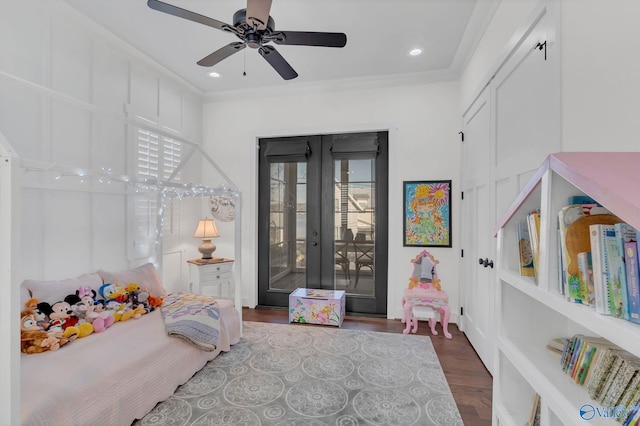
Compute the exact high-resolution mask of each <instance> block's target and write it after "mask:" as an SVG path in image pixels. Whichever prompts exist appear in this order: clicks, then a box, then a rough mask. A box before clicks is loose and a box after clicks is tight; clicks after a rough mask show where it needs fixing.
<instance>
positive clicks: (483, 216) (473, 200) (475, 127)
mask: <svg viewBox="0 0 640 426" xmlns="http://www.w3.org/2000/svg"><path fill="white" fill-rule="evenodd" d="M491 116H492V113H491V103H490V98H489V89H488V88H487V89H485V90H484V91H483V92H482V94H481V95H480V96H479V97H478V99H477V100H476V101H475V102H474V104H473V105H472V106H471V108H469V109H468V110H467V112H466V114H465V115H464V117H463V120H464V130H463V131H464V142H463V144H462V185H461V186H462V191H463V194H464V198H463V199H462V202H461V215H462V217H461V218H462V221H461V222H462V223H461V226H462V234H461V235H463V239H465V240H466V241H465V242H464V243H463V245H462V249H463V250H464V253H463V257H462V282H461V294H462V307H463V309H464V312H463V315H462V316H461V317H460V318H461V319H460V321H461V324H460V326H461V328H462V329H463V330H464V332H465V334H466V335H467V338H468V339H469V341H470V342H471V344H472V345H473V347H474V348H475V350H476V352H477V353H478V355H479V356H480V359H481V360H482V362H483V363H484V364H485V367H487V369H488V370H489V371H491V368H492V359H493V358H492V353H493V349H492V348H493V341H494V332H493V328H492V323H493V320H492V318H493V299H494V297H493V295H494V282H493V279H492V271H493V269H492V268H490V267H489V266H488V265H487V266H484V263H483V264H480V261H484V259H487V262H489V261H491V260H493V252H494V248H493V241H492V240H493V238H492V237H491V231H490V230H491V229H492V228H493V222H494V216H493V214H492V209H491V208H490V207H491V193H490V192H491V174H490V171H491V168H490V167H489V164H490V158H491V140H492V138H491V135H492V131H491Z"/></svg>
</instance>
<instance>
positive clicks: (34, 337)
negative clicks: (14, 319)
mask: <svg viewBox="0 0 640 426" xmlns="http://www.w3.org/2000/svg"><path fill="white" fill-rule="evenodd" d="M70 341H71V339H67V338H65V337H63V336H62V333H61V332H56V331H50V332H46V331H42V330H41V329H40V327H39V326H38V324H37V320H36V317H35V312H34V311H33V309H31V308H26V309H23V310H22V312H20V351H22V352H24V353H26V354H37V353H41V352H45V351H57V350H58V349H60V346H62V345H65V344H67V343H68V342H70Z"/></svg>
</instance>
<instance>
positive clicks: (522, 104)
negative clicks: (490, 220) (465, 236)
mask: <svg viewBox="0 0 640 426" xmlns="http://www.w3.org/2000/svg"><path fill="white" fill-rule="evenodd" d="M557 7H558V6H557V4H556V3H554V2H552V4H550V5H547V6H546V7H544V8H540V9H539V10H538V14H537V16H536V17H535V19H534V20H533V21H532V23H531V26H530V27H529V31H526V32H525V33H524V36H523V38H522V40H521V42H520V43H518V44H517V48H516V49H515V51H514V52H513V54H512V55H511V56H510V57H509V58H508V59H507V60H506V61H505V63H504V64H503V66H502V67H501V68H500V69H499V71H498V72H497V73H496V75H495V78H494V79H493V81H492V82H491V88H492V104H493V105H494V106H495V109H494V110H495V150H494V155H493V156H492V159H491V166H492V179H493V181H494V185H495V194H496V198H495V202H496V205H495V209H496V214H497V216H496V217H501V216H502V215H503V213H504V212H505V211H506V210H507V209H508V208H509V206H510V205H511V202H512V201H513V199H514V198H515V197H516V196H517V195H518V194H519V193H520V190H521V189H522V187H523V186H524V185H525V184H526V183H527V182H528V180H529V178H530V177H531V175H532V174H533V172H535V170H536V169H537V168H538V166H539V165H540V163H542V161H543V160H544V159H545V158H546V157H547V155H549V154H550V153H553V152H557V151H560V149H561V144H560V138H561V132H560V62H559V59H560V57H559V53H560V51H559V44H558V41H557V37H556V33H557V30H556V28H557V22H558V16H557V12H556V11H557Z"/></svg>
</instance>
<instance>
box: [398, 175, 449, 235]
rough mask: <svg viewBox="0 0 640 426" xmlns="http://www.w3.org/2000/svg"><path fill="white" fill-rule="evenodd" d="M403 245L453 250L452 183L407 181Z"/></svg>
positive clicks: (405, 186) (442, 181)
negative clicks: (450, 248)
mask: <svg viewBox="0 0 640 426" xmlns="http://www.w3.org/2000/svg"><path fill="white" fill-rule="evenodd" d="M403 185H404V192H403V194H404V196H403V198H404V199H403V202H404V215H403V222H404V224H403V228H404V232H403V239H404V240H403V244H402V245H403V246H405V247H451V181H450V180H425V181H405V182H403Z"/></svg>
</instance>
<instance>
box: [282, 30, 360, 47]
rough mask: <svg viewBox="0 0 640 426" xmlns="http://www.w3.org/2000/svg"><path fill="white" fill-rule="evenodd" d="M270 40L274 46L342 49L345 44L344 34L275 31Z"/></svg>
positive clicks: (345, 36)
mask: <svg viewBox="0 0 640 426" xmlns="http://www.w3.org/2000/svg"><path fill="white" fill-rule="evenodd" d="M270 38H271V39H273V41H274V43H276V44H286V45H295V46H323V47H344V46H345V45H346V44H347V35H346V34H344V33H320V32H312V31H277V32H275V33H273V34H272V35H271V37H270Z"/></svg>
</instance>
